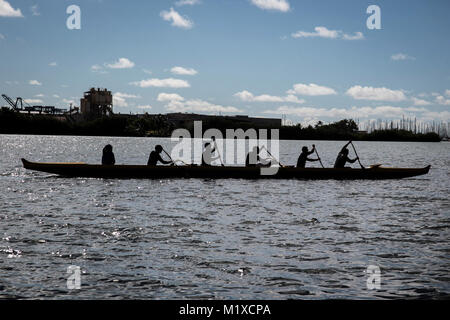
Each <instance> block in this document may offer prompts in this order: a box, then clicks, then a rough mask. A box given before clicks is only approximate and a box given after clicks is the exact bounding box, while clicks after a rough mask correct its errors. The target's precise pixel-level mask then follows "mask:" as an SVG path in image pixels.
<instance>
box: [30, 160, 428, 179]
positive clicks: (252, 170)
mask: <svg viewBox="0 0 450 320" xmlns="http://www.w3.org/2000/svg"><path fill="white" fill-rule="evenodd" d="M22 163H23V166H24V168H25V169H29V170H36V171H42V172H46V173H53V174H57V175H60V176H65V177H88V178H115V179H164V178H207V179H226V178H235V179H339V180H343V179H401V178H408V177H414V176H420V175H424V174H427V173H428V171H429V170H430V167H431V166H427V167H425V168H384V167H381V166H379V165H377V166H373V167H370V168H365V169H362V168H358V169H353V168H344V169H334V168H295V167H280V168H279V169H278V172H277V173H276V174H275V175H261V171H260V168H257V167H237V166H223V167H222V166H208V167H206V166H197V165H184V166H146V165H112V166H105V165H100V164H86V163H39V162H30V161H27V160H25V159H22Z"/></svg>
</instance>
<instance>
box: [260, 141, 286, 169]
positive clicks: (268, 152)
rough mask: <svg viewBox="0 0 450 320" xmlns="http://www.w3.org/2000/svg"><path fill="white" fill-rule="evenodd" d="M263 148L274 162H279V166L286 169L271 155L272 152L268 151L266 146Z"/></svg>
mask: <svg viewBox="0 0 450 320" xmlns="http://www.w3.org/2000/svg"><path fill="white" fill-rule="evenodd" d="M262 148H264V149H266V151H267V154H268V155H269V156H271V157H272V159H273V160H275V161H276V162H278V164H279V165H280V167H284V166H283V165H282V164H281V163H280V161H278V160H277V158H275V157H274V156H273V155H272V154H271V153H270V151H269V150H267V148H266V146H263V147H262ZM262 148H261V149H262Z"/></svg>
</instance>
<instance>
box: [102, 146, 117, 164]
mask: <svg viewBox="0 0 450 320" xmlns="http://www.w3.org/2000/svg"><path fill="white" fill-rule="evenodd" d="M115 163H116V158H115V157H114V153H113V147H112V145H110V144H107V145H106V146H105V147H104V148H103V155H102V165H104V166H112V165H114V164H115Z"/></svg>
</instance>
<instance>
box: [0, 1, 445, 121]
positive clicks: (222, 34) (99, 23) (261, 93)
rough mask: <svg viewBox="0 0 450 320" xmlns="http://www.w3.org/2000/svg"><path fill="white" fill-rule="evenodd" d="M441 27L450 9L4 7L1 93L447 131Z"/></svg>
mask: <svg viewBox="0 0 450 320" xmlns="http://www.w3.org/2000/svg"><path fill="white" fill-rule="evenodd" d="M71 5H76V6H78V8H79V10H80V15H79V20H77V19H75V18H77V17H76V16H74V11H72V10H69V12H68V8H70V6H71ZM371 5H376V6H377V7H378V8H379V15H377V16H374V14H375V13H376V12H375V11H372V10H370V11H369V13H368V12H367V9H368V7H369V6H371ZM449 14H450V1H448V0H432V1H426V0H423V1H419V0H396V1H392V0H389V1H381V0H372V1H365V0H346V1H335V0H324V1H318V0H151V1H149V0H129V1H121V0H78V1H76V0H41V1H33V0H0V88H1V92H0V93H4V94H7V95H8V96H10V97H12V98H15V97H19V96H20V97H22V98H24V99H26V100H27V101H28V102H29V103H30V104H32V105H55V106H57V107H60V108H67V109H68V108H69V105H70V103H72V104H73V105H74V106H79V100H80V98H81V97H82V95H83V92H85V91H87V90H89V88H91V87H100V88H107V89H108V90H111V91H112V92H113V94H114V112H115V113H130V112H131V113H145V112H148V113H168V112H193V113H204V114H222V115H225V114H227V115H236V114H239V115H249V116H258V117H275V118H281V117H286V119H289V120H290V121H292V122H293V123H298V122H301V123H313V122H316V121H318V120H321V121H323V122H331V121H335V120H340V119H344V118H353V119H358V120H360V121H365V120H370V119H388V120H396V119H400V118H402V117H403V116H405V117H416V118H417V119H418V120H423V121H443V122H449V121H450V41H449V39H450V37H449V31H450V19H448V16H449ZM375 18H377V19H378V20H374V19H375ZM68 20H69V21H68ZM368 20H369V23H368ZM76 21H79V22H80V24H79V28H78V29H77V28H75V29H74V28H73V27H70V26H73V25H74V23H75V22H76ZM374 21H378V22H379V25H376V28H373V27H371V28H369V27H370V26H373V24H374ZM69 27H70V28H69ZM0 105H6V102H5V101H2V102H0Z"/></svg>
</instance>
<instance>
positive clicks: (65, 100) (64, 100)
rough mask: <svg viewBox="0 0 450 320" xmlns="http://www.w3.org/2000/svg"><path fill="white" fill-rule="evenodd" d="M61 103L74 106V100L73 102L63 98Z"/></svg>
mask: <svg viewBox="0 0 450 320" xmlns="http://www.w3.org/2000/svg"><path fill="white" fill-rule="evenodd" d="M62 102H64V103H67V104H75V100H73V99H66V98H64V99H62Z"/></svg>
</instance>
